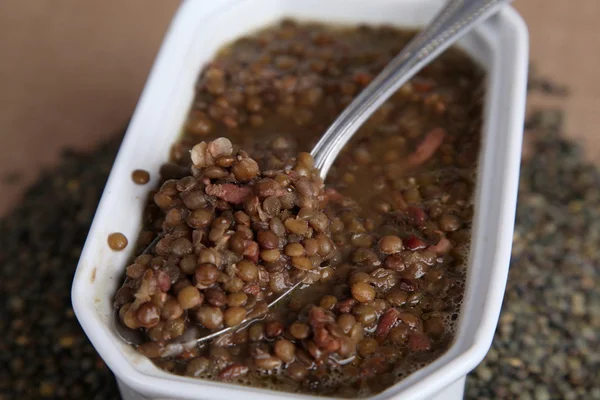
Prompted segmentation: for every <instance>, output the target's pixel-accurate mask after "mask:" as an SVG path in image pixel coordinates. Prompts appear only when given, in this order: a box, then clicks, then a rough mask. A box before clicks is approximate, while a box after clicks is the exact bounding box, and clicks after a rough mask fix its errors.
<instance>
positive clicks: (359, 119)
mask: <svg viewBox="0 0 600 400" xmlns="http://www.w3.org/2000/svg"><path fill="white" fill-rule="evenodd" d="M510 1H511V0H449V1H448V2H447V4H446V5H445V6H444V7H443V8H442V9H441V11H440V12H439V13H438V14H437V15H436V16H435V17H434V19H433V20H432V21H431V22H430V23H429V25H427V26H426V27H425V29H423V30H422V31H421V32H420V33H419V34H417V35H416V36H415V37H414V38H413V39H412V40H411V41H410V42H409V43H408V45H407V46H406V47H404V49H402V51H400V53H399V54H398V55H397V56H396V57H394V59H392V61H390V63H389V64H388V65H387V66H386V67H385V68H384V69H383V70H382V71H381V72H380V73H379V75H377V76H376V77H375V79H373V81H371V83H370V84H369V85H368V86H367V87H366V88H364V89H363V91H362V92H361V93H360V94H359V95H358V96H357V97H356V98H355V99H354V100H353V101H352V102H351V103H350V104H349V105H348V107H346V109H345V110H344V111H343V112H342V113H341V114H340V116H339V117H338V118H337V119H336V120H335V121H334V122H333V124H331V126H330V127H329V129H327V131H326V132H325V134H324V135H323V137H322V138H321V140H319V142H318V143H317V144H316V146H315V148H314V149H313V150H312V152H311V154H312V155H313V157H314V158H315V166H316V167H317V168H319V169H320V171H321V177H323V178H325V177H326V176H327V172H329V169H330V168H331V165H332V164H333V162H334V161H335V159H336V157H337V155H338V154H339V153H340V151H341V150H342V149H343V147H344V145H345V144H346V143H347V142H348V141H349V140H350V138H351V137H352V135H354V133H356V131H357V130H358V129H359V128H360V126H361V125H362V124H363V123H364V122H365V121H366V120H367V119H368V118H369V117H370V116H371V115H372V114H373V113H374V112H375V111H376V110H377V109H378V108H379V106H381V105H382V104H383V103H384V102H385V101H386V100H387V99H388V98H389V97H390V96H391V95H392V94H394V93H395V92H396V90H398V89H399V88H400V86H402V85H404V84H405V83H406V82H408V81H409V80H410V79H411V78H412V77H413V76H415V75H416V74H417V73H418V72H419V71H420V70H421V69H423V68H424V67H425V66H426V65H427V64H429V63H430V62H431V61H433V60H434V59H435V58H436V57H437V56H438V55H439V54H441V53H442V52H443V51H444V50H445V49H447V48H448V47H449V46H450V45H452V44H453V43H455V42H456V41H457V40H458V39H460V38H461V37H462V36H464V35H465V34H466V33H467V32H469V31H470V30H471V29H473V28H474V27H475V26H476V25H477V24H478V23H480V22H481V21H483V20H485V19H486V18H487V17H489V16H490V15H492V14H494V13H495V12H497V11H498V10H499V9H500V8H501V7H502V6H503V5H504V4H508V3H509V2H510ZM159 238H160V237H157V238H156V239H155V240H154V241H153V242H152V243H151V244H150V245H149V246H148V248H146V250H145V251H144V253H147V252H149V251H150V249H151V248H152V247H153V246H154V244H156V242H157V241H158V239H159ZM301 285H302V282H298V283H296V284H295V285H294V286H292V287H291V288H289V289H288V290H286V291H285V292H284V293H283V294H281V295H280V296H279V297H277V298H276V299H275V300H273V301H272V302H271V303H269V309H270V308H272V307H273V306H274V305H275V304H277V303H279V302H280V301H281V300H283V299H284V298H285V297H287V296H288V295H289V294H290V293H291V292H292V291H293V290H294V289H296V288H298V287H299V286H301ZM257 319H260V318H247V319H245V320H244V321H243V322H242V323H241V324H240V325H239V326H238V327H229V328H225V329H221V330H219V331H216V332H212V333H208V334H206V335H202V336H200V337H197V336H198V333H199V332H198V330H197V329H195V328H194V329H188V331H187V332H186V333H185V334H184V335H183V337H180V338H177V339H174V340H172V341H170V342H169V343H167V345H166V351H165V353H164V354H163V357H167V356H169V355H176V354H179V353H180V352H181V351H183V349H185V348H190V347H192V346H195V345H198V344H200V343H202V342H205V341H207V340H210V339H214V338H216V337H218V336H220V335H222V334H224V333H227V332H230V331H232V330H233V329H239V328H240V327H246V326H248V325H250V324H251V323H253V322H254V321H256V320H257ZM115 327H116V331H117V334H118V335H119V336H120V337H121V339H123V340H124V341H125V342H127V343H130V344H133V345H139V344H141V343H143V337H142V335H141V332H140V331H133V330H131V329H129V328H127V327H126V326H124V325H123V323H122V322H121V320H120V319H119V316H118V312H116V311H115ZM339 362H344V360H339Z"/></svg>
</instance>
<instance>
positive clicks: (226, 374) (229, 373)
mask: <svg viewBox="0 0 600 400" xmlns="http://www.w3.org/2000/svg"><path fill="white" fill-rule="evenodd" d="M247 373H248V367H247V366H246V365H242V364H231V365H230V366H228V367H225V368H223V370H221V372H220V373H219V379H221V380H230V379H235V378H239V377H240V376H244V375H246V374H247Z"/></svg>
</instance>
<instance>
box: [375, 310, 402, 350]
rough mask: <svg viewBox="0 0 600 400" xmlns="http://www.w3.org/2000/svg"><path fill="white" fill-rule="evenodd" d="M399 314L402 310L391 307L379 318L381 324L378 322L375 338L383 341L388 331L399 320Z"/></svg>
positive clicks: (380, 341)
mask: <svg viewBox="0 0 600 400" xmlns="http://www.w3.org/2000/svg"><path fill="white" fill-rule="evenodd" d="M399 315H400V312H399V311H398V310H397V309H395V308H390V309H388V310H387V311H386V312H384V313H383V315H382V316H381V318H379V324H377V329H376V330H375V339H376V340H377V341H378V342H379V343H383V341H384V340H385V339H386V338H387V335H388V333H390V330H391V329H392V328H393V327H394V325H395V324H396V322H397V321H398V316H399Z"/></svg>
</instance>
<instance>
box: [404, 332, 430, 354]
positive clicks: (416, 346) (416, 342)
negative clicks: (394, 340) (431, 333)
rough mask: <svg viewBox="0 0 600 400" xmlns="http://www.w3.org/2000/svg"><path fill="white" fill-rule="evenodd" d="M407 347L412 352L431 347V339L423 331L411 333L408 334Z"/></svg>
mask: <svg viewBox="0 0 600 400" xmlns="http://www.w3.org/2000/svg"><path fill="white" fill-rule="evenodd" d="M408 348H409V349H410V351H413V352H421V351H427V350H429V349H431V340H430V339H429V337H428V336H427V335H425V334H424V333H411V334H409V335H408Z"/></svg>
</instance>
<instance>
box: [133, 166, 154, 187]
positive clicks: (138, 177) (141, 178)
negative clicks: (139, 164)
mask: <svg viewBox="0 0 600 400" xmlns="http://www.w3.org/2000/svg"><path fill="white" fill-rule="evenodd" d="M131 179H132V180H133V181H134V182H135V183H137V184H138V185H145V184H146V183H148V182H150V173H149V172H148V171H145V170H143V169H136V170H135V171H133V172H132V173H131Z"/></svg>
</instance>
